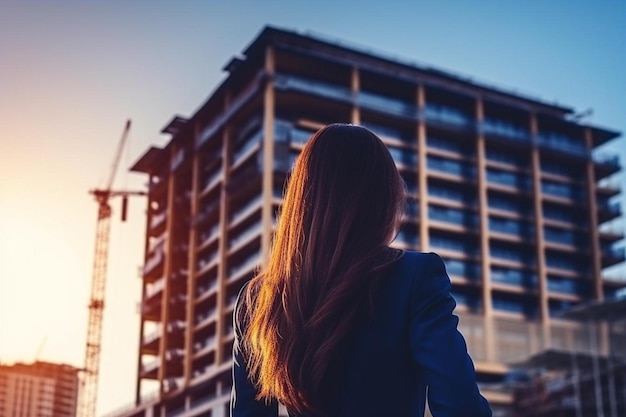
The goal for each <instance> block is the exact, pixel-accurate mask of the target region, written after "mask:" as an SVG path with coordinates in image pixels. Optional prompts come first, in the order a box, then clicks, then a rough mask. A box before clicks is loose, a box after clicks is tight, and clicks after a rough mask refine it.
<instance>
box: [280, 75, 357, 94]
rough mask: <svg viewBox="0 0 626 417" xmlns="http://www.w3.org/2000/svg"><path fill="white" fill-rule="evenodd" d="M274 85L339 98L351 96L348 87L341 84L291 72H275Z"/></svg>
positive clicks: (283, 88)
mask: <svg viewBox="0 0 626 417" xmlns="http://www.w3.org/2000/svg"><path fill="white" fill-rule="evenodd" d="M274 85H275V86H276V88H277V89H279V90H296V91H301V92H304V93H309V94H315V95H319V96H322V97H327V98H333V99H339V100H351V97H352V92H351V91H350V89H349V88H347V87H344V86H342V85H339V84H334V83H330V82H328V81H322V80H316V79H313V78H307V77H302V76H296V75H291V74H289V75H288V74H276V76H275V78H274Z"/></svg>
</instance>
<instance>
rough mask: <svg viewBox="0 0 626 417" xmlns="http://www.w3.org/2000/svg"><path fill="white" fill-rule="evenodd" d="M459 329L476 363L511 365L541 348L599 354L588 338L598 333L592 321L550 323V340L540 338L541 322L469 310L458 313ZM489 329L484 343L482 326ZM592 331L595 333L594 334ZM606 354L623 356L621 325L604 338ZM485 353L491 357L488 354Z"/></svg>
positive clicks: (625, 341) (625, 351)
mask: <svg viewBox="0 0 626 417" xmlns="http://www.w3.org/2000/svg"><path fill="white" fill-rule="evenodd" d="M459 317H460V321H459V331H460V332H461V333H462V334H463V336H464V337H465V340H466V341H467V345H468V350H469V352H470V354H471V355H472V358H473V359H474V360H475V361H477V362H497V363H504V364H513V363H515V362H520V361H522V360H524V359H526V358H528V357H529V356H531V355H534V354H536V353H539V352H541V351H543V350H545V349H550V348H551V349H560V350H565V351H570V352H578V353H587V354H599V352H598V349H597V347H596V346H595V344H594V343H591V342H590V341H591V340H593V338H594V336H595V337H598V339H596V340H599V333H600V332H601V331H600V329H599V328H598V327H597V325H595V324H581V323H577V322H568V321H560V320H559V321H556V320H553V321H552V322H551V323H550V325H549V326H550V339H549V340H544V337H543V331H542V328H541V324H540V323H539V322H536V321H525V320H517V319H512V318H511V319H509V318H504V317H491V318H487V317H485V316H482V315H477V314H472V313H460V314H459ZM487 325H489V326H490V327H492V328H493V331H494V338H493V346H488V343H489V341H488V340H487V338H486V337H485V335H486V330H485V329H486V326H487ZM594 332H595V335H594ZM608 348H609V353H610V354H612V355H621V356H622V357H623V356H625V355H626V334H625V333H624V329H623V327H622V328H621V330H620V328H618V327H617V326H615V327H613V328H612V329H610V331H609V337H608ZM488 352H492V353H491V357H488Z"/></svg>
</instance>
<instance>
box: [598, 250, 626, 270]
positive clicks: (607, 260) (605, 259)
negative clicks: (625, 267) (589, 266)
mask: <svg viewBox="0 0 626 417" xmlns="http://www.w3.org/2000/svg"><path fill="white" fill-rule="evenodd" d="M625 260H626V248H623V247H622V248H611V247H609V248H603V249H602V267H603V268H607V267H609V266H613V265H617V264H619V263H622V262H624V261H625Z"/></svg>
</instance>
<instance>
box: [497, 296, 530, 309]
mask: <svg viewBox="0 0 626 417" xmlns="http://www.w3.org/2000/svg"><path fill="white" fill-rule="evenodd" d="M492 303H493V308H494V309H495V310H501V311H508V312H511V313H522V314H524V313H525V312H526V305H525V304H524V302H523V301H521V300H516V299H512V298H506V297H502V296H497V295H495V296H494V297H493V299H492Z"/></svg>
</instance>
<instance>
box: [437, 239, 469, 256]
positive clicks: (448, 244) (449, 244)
mask: <svg viewBox="0 0 626 417" xmlns="http://www.w3.org/2000/svg"><path fill="white" fill-rule="evenodd" d="M430 245H431V246H432V247H433V248H441V249H447V250H452V251H455V252H461V253H464V254H467V255H476V254H477V253H478V245H476V244H470V243H469V242H466V241H464V240H463V239H460V238H457V237H451V236H439V235H433V236H431V237H430Z"/></svg>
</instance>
